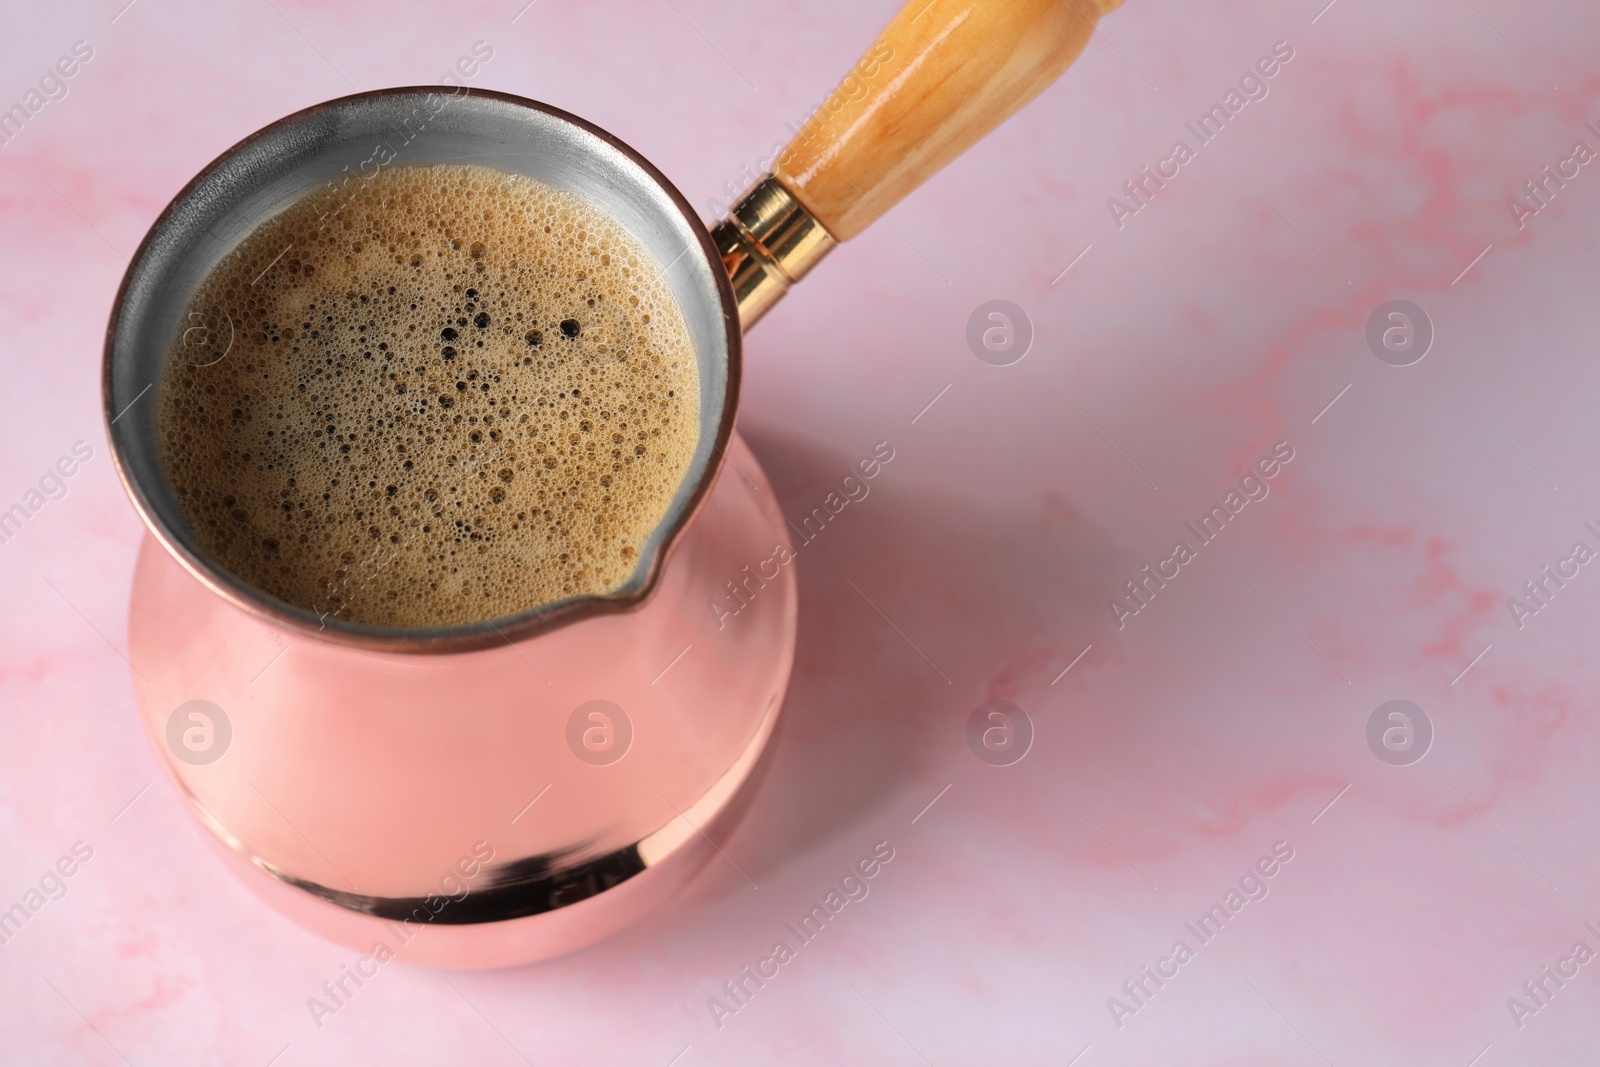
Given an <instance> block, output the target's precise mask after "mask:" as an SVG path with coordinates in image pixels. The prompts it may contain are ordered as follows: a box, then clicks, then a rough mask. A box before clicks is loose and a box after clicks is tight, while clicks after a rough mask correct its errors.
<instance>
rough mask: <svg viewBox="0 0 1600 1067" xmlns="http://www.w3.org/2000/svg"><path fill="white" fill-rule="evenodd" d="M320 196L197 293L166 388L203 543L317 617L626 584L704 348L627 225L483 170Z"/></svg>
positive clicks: (444, 614)
mask: <svg viewBox="0 0 1600 1067" xmlns="http://www.w3.org/2000/svg"><path fill="white" fill-rule="evenodd" d="M360 184H361V185H362V188H361V190H360V192H359V193H358V194H356V195H355V196H354V197H353V198H351V199H349V200H346V201H344V202H343V205H342V207H341V208H340V210H339V211H338V212H337V214H335V215H333V216H332V217H331V218H328V217H325V216H324V213H325V212H326V211H327V208H328V205H327V204H326V202H325V201H324V198H320V197H317V196H315V195H313V196H310V197H307V198H305V199H303V200H301V201H299V202H297V203H295V204H293V205H291V206H290V207H289V208H288V209H287V210H285V211H284V212H283V213H281V214H280V215H277V216H275V217H274V218H272V219H269V220H268V221H267V222H265V223H263V224H262V225H261V226H260V227H259V228H257V229H256V230H255V231H253V232H252V233H251V234H250V235H249V236H248V237H246V238H245V239H244V241H243V242H242V243H241V244H240V245H239V247H238V248H237V249H235V250H234V251H233V252H232V253H231V254H229V255H228V256H227V257H226V258H225V259H224V260H223V261H222V263H220V264H219V265H218V266H217V268H216V269H215V270H214V271H213V272H212V273H211V274H210V276H208V277H207V279H206V280H205V281H204V282H203V283H202V285H201V286H200V288H199V290H198V292H197V293H196V295H195V297H194V299H193V300H192V301H191V304H190V307H189V309H188V310H189V313H188V316H187V318H186V320H185V323H186V325H187V328H186V330H185V331H184V333H183V335H182V336H181V337H180V339H179V340H178V341H177V343H176V344H175V345H174V347H173V351H172V353H171V356H170V359H169V363H168V369H167V372H166V375H165V377H164V378H163V381H162V387H161V390H160V394H159V395H160V400H159V404H160V421H159V432H160V436H161V445H162V452H163V459H164V462H165V466H166V472H167V477H168V480H169V482H170V484H171V486H172V488H173V491H174V493H175V494H176V496H177V499H178V502H179V505H180V507H181V508H182V511H183V513H184V517H185V518H186V519H187V521H188V523H189V526H190V528H191V529H192V530H193V531H194V535H195V537H196V538H197V540H198V541H199V543H200V545H201V547H203V548H204V549H205V550H206V551H207V552H209V553H211V554H212V555H214V556H215V557H216V558H217V559H218V560H219V561H220V562H221V564H222V566H223V567H225V568H226V569H227V570H229V571H231V572H233V573H234V574H236V575H238V576H239V577H240V578H241V579H243V580H244V581H245V582H246V583H248V584H250V585H252V586H254V587H256V588H258V589H260V590H262V591H264V592H266V593H269V594H271V595H272V596H275V597H278V598H280V599H282V600H285V601H287V602H289V603H290V604H293V605H295V606H297V607H300V608H304V609H306V610H308V611H312V612H315V613H317V614H319V615H327V616H330V617H335V618H342V619H345V620H348V621H351V622H358V623H366V624H372V625H378V626H391V627H434V626H450V625H457V624H461V623H467V622H472V621H476V620H481V619H494V618H500V617H504V616H507V615H512V614H515V613H518V612H521V611H525V610H528V609H530V608H533V607H536V606H538V605H541V604H545V603H549V602H552V601H556V600H561V599H564V598H567V597H572V596H578V595H583V594H600V593H605V592H609V591H611V590H614V589H616V588H617V587H619V586H620V585H622V584H623V582H625V581H626V580H627V578H628V576H629V575H630V574H632V572H633V571H634V569H635V567H636V565H637V564H638V561H639V553H640V552H641V551H642V550H643V548H644V545H645V542H646V540H647V539H648V538H649V536H650V534H651V533H652V532H653V531H654V530H655V529H656V527H657V526H658V525H659V524H660V522H661V520H662V518H663V517H664V516H665V514H666V510H667V507H668V506H669V504H670V503H671V501H672V499H673V497H674V495H675V494H676V493H677V491H678V488H679V486H680V485H681V484H682V482H683V479H684V476H685V474H686V472H687V471H688V469H689V464H690V461H691V459H692V457H693V455H694V451H695V446H696V444H697V443H698V440H699V408H700V401H699V388H700V385H699V379H698V371H697V367H696V362H695V357H694V348H693V344H692V342H691V340H690V338H689V333H688V329H687V327H686V326H685V324H684V320H683V314H682V312H681V310H680V309H679V308H678V305H677V303H676V301H675V300H674V298H673V296H672V294H671V292H670V290H669V289H668V288H667V284H666V282H665V280H664V279H663V277H662V272H661V271H660V269H659V268H658V267H657V266H656V264H655V262H654V261H653V260H652V259H651V258H650V256H649V254H648V253H647V252H646V251H645V250H644V248H643V247H642V246H641V245H640V244H639V243H638V242H637V241H636V240H635V239H634V238H633V237H632V236H631V235H630V234H629V233H627V232H626V231H625V230H624V229H623V228H622V227H621V226H619V225H618V224H617V223H616V222H614V221H613V220H612V219H611V218H610V217H609V216H607V215H605V214H604V213H602V212H600V211H599V210H597V209H595V208H593V207H591V206H589V205H587V204H586V203H584V202H583V201H581V200H579V199H578V198H577V197H575V196H573V195H571V194H569V193H565V192H562V191H560V190H556V189H553V188H550V187H548V186H545V185H542V184H540V183H538V182H536V181H533V180H531V179H527V178H523V177H517V176H512V175H507V174H504V173H501V172H499V171H494V170H489V169H487V168H482V167H475V166H454V165H443V166H431V167H391V168H386V169H385V170H383V171H381V172H380V173H379V174H378V175H377V176H376V177H374V178H372V179H370V180H363V181H362V182H361V183H360Z"/></svg>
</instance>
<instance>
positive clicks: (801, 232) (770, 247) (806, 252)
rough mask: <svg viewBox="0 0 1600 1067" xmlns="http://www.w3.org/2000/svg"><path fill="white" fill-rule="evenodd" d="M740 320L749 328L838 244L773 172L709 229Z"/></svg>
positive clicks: (741, 323) (742, 324) (743, 325)
mask: <svg viewBox="0 0 1600 1067" xmlns="http://www.w3.org/2000/svg"><path fill="white" fill-rule="evenodd" d="M711 240H712V243H714V244H715V245H716V246H717V254H718V255H720V256H721V257H722V265H723V266H724V267H726V268H727V271H728V277H729V278H730V279H731V280H732V282H733V295H734V297H735V298H736V299H737V300H738V301H739V323H740V325H741V326H742V327H743V328H744V329H745V330H747V331H748V330H749V329H750V327H752V326H754V325H755V324H756V323H757V322H758V321H759V320H760V318H761V316H763V315H765V314H766V313H767V310H768V309H769V308H771V307H772V305H773V304H776V303H777V302H778V301H779V300H781V299H782V298H783V295H784V294H785V293H787V292H788V291H789V287H790V286H792V285H794V284H795V283H796V282H798V281H799V280H800V279H801V278H804V277H805V276H806V273H807V272H808V271H809V270H811V268H812V267H814V266H816V265H817V261H818V260H820V259H822V257H823V256H825V255H827V254H828V253H829V252H831V251H833V248H834V246H835V245H837V244H838V243H839V242H838V241H836V240H834V238H833V235H832V234H830V233H829V232H828V231H827V229H826V228H825V227H824V226H823V225H822V223H820V222H818V221H817V219H816V217H815V216H813V215H812V214H811V212H809V211H807V210H806V207H805V205H804V204H802V203H800V201H799V200H797V199H795V196H794V194H793V193H791V192H789V190H788V189H785V188H784V187H783V184H782V183H781V182H779V181H778V179H776V178H774V177H773V176H772V175H770V174H769V175H767V176H766V177H765V178H762V179H761V180H760V181H759V182H757V183H756V184H755V186H754V187H753V188H752V189H751V190H750V191H749V192H748V193H745V194H744V196H743V197H741V198H740V199H739V202H738V203H736V204H734V205H733V209H732V210H731V211H730V212H728V217H727V218H725V219H723V220H722V221H721V222H719V223H717V224H716V225H715V226H713V227H712V229H711Z"/></svg>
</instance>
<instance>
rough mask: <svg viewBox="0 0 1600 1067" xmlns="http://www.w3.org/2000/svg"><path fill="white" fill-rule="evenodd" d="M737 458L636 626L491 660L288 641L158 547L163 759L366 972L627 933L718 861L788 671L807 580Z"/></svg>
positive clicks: (135, 614) (507, 961) (155, 673)
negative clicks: (379, 957)
mask: <svg viewBox="0 0 1600 1067" xmlns="http://www.w3.org/2000/svg"><path fill="white" fill-rule="evenodd" d="M727 455H728V462H727V463H726V464H725V465H724V466H723V469H722V471H721V472H720V474H719V476H718V479H717V481H716V483H715V485H714V487H713V488H712V490H711V492H710V494H709V495H708V496H707V498H706V500H705V503H704V505H703V507H702V509H701V511H700V513H699V514H698V515H697V516H696V518H695V519H694V521H693V522H692V523H691V524H690V525H689V527H688V528H687V529H686V531H685V532H684V534H683V536H682V539H681V541H680V542H679V543H678V545H677V546H676V547H675V548H674V550H673V552H672V554H671V556H670V558H669V559H668V560H667V562H666V566H665V569H664V572H663V574H662V576H661V580H660V583H659V586H658V587H657V589H656V591H655V593H654V595H653V596H652V597H650V598H649V599H648V600H647V601H645V602H644V604H643V605H642V606H640V607H639V608H637V609H636V610H633V611H630V612H626V613H621V614H601V615H596V616H593V617H591V618H588V619H584V620H581V621H578V622H575V623H572V624H569V625H566V626H563V627H560V628H558V629H555V630H551V631H548V632H546V633H543V634H541V635H539V636H534V637H529V638H525V639H522V640H519V641H516V642H513V641H511V640H507V641H505V642H504V643H503V644H501V645H500V646H499V647H493V648H489V649H485V650H478V651H468V652H461V653H454V654H446V655H421V654H404V653H398V652H379V651H370V650H365V649H360V648H352V647H349V646H348V645H344V644H339V643H334V642H332V641H325V640H320V639H318V638H317V637H316V636H314V635H311V636H308V635H306V634H304V633H301V632H298V631H290V630H286V629H279V628H275V627H274V626H273V625H271V623H270V622H269V621H267V620H265V619H263V618H262V617H261V616H259V615H257V614H254V613H251V612H247V611H245V610H243V609H241V608H240V607H238V606H236V605H235V604H233V603H231V602H230V601H228V600H227V599H226V598H224V597H222V596H219V595H217V594H216V593H215V592H214V591H213V590H211V589H209V588H208V587H207V586H206V585H205V584H203V583H202V582H201V581H200V580H199V579H197V578H196V577H195V576H194V575H193V574H192V573H191V572H190V571H189V570H188V569H186V568H185V567H184V566H183V565H181V564H180V563H179V561H178V560H177V559H175V558H174V557H173V556H172V555H171V554H170V553H169V552H168V551H167V550H166V549H165V548H164V547H163V546H162V545H161V543H159V542H158V541H157V540H155V539H154V538H149V537H147V538H146V540H145V544H144V547H143V550H142V551H141V553H140V557H139V563H138V568H137V573H136V575H135V580H134V587H133V596H132V603H131V608H130V619H129V642H130V648H131V658H132V662H133V663H134V664H136V665H137V667H138V670H137V671H136V673H135V678H134V683H135V688H136V691H137V694H138V699H139V704H140V707H141V710H142V714H143V718H144V723H145V726H146V729H147V730H148V732H149V736H150V739H151V742H152V744H153V745H154V747H155V750H156V753H157V755H158V756H159V757H160V759H161V760H162V763H163V765H164V766H165V768H166V770H167V772H168V774H169V776H170V777H171V779H172V780H173V782H174V784H175V785H176V786H177V787H178V789H179V790H180V792H181V793H182V795H183V797H184V798H185V800H186V801H187V802H188V804H189V805H190V807H191V808H192V809H193V810H194V812H195V813H196V815H197V816H198V817H199V819H200V820H201V822H202V823H204V824H205V826H206V827H207V828H208V829H209V831H210V832H211V834H212V835H214V837H215V838H216V840H217V841H218V842H219V843H220V844H221V845H222V846H223V847H224V849H225V850H226V851H227V853H228V854H230V855H231V856H232V857H234V858H235V860H236V863H235V866H236V867H237V868H238V869H239V870H240V871H241V872H242V873H243V874H244V876H245V878H246V880H247V882H249V883H250V884H251V885H252V886H253V888H255V889H256V890H257V891H258V892H259V893H260V894H261V895H262V896H263V897H264V898H266V899H267V900H268V901H269V902H271V903H272V904H273V905H274V906H275V907H277V908H278V909H279V910H280V911H282V912H283V913H285V914H286V915H288V916H290V917H291V918H292V919H294V920H295V921H296V922H299V923H301V924H302V925H305V926H307V927H310V928H311V929H313V930H316V931H317V932H319V933H321V934H323V935H324V936H326V937H329V938H331V939H332V940H335V941H338V942H340V943H343V944H345V945H348V946H349V947H350V948H352V949H354V950H357V951H359V952H362V953H370V952H374V951H376V945H377V944H378V943H380V942H381V943H382V944H384V945H386V946H387V947H388V949H389V950H390V951H392V952H394V953H395V955H396V956H397V957H398V958H401V959H404V960H407V961H410V962H415V963H420V964H426V965H435V966H446V967H495V966H508V965H512V964H517V963H523V962H528V961H532V960H538V959H543V958H548V957H551V956H555V955H560V954H562V953H565V952H570V951H573V950H574V949H577V948H580V947H583V946H584V945H587V944H589V943H592V942H593V941H596V940H599V939H600V938H602V937H605V936H607V935H608V934H610V933H612V932H613V931H615V930H617V929H620V928H621V927H622V926H624V925H626V924H628V923H629V922H631V921H633V920H635V919H637V918H639V917H640V916H641V915H643V914H645V913H646V912H648V911H649V910H651V909H652V908H654V907H656V906H658V905H659V904H660V903H661V902H662V901H663V900H664V899H665V898H666V897H667V896H668V895H670V893H671V892H672V891H673V890H674V889H675V888H677V887H678V886H680V885H681V884H682V883H683V882H684V881H685V880H686V879H687V878H688V877H689V876H690V875H691V874H692V873H693V871H694V869H695V868H696V867H697V866H698V865H699V864H700V863H703V862H704V861H705V860H706V859H707V858H709V857H710V856H712V855H714V854H715V849H714V846H713V845H712V843H711V838H712V837H714V836H715V835H716V834H717V833H718V832H719V831H725V829H726V823H727V822H728V819H729V816H730V815H731V814H732V812H733V811H734V810H735V809H736V807H737V805H736V804H735V801H736V798H737V797H738V796H739V794H740V792H741V788H742V787H743V786H745V785H746V784H747V783H748V782H749V781H750V779H751V776H752V772H753V771H754V770H755V768H756V765H757V762H758V759H759V756H760V754H761V752H762V751H763V749H764V747H765V745H766V742H767V740H768V738H769V737H770V736H771V733H772V730H773V727H774V725H775V722H776V719H777V715H778V711H779V706H780V702H781V700H782V695H783V692H784V688H785V686H786V685H787V682H788V677H789V671H790V667H791V664H792V662H793V657H794V642H795V624H796V594H795V578H794V570H793V565H792V564H788V565H784V566H781V567H776V573H770V574H763V573H758V571H757V569H756V568H757V564H758V561H763V560H769V559H770V558H772V557H773V555H774V547H775V546H777V545H787V543H788V541H789V539H788V537H787V536H786V527H785V523H784V519H783V516H782V514H781V512H780V511H779V509H778V506H777V502H776V500H775V498H774V497H773V494H772V491H771V488H770V486H769V485H768V483H767V481H766V479H765V477H764V475H763V474H762V472H761V469H760V466H759V465H758V464H757V462H756V460H755V457H754V456H753V455H752V454H751V453H750V451H749V449H748V448H747V447H746V446H745V445H744V443H743V441H742V440H741V439H739V438H738V437H737V436H735V437H734V438H733V439H732V442H731V446H730V448H729V449H728V453H727ZM747 568H748V569H747ZM730 586H731V588H730ZM734 590H737V594H736V593H735V592H734ZM714 605H715V606H714ZM735 609H737V612H736V614H735ZM716 862H718V863H722V862H728V861H726V860H724V859H717V860H716Z"/></svg>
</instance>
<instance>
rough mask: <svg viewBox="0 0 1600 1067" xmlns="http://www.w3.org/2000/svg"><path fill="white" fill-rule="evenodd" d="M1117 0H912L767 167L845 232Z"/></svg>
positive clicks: (1005, 102) (839, 233)
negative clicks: (770, 166)
mask: <svg viewBox="0 0 1600 1067" xmlns="http://www.w3.org/2000/svg"><path fill="white" fill-rule="evenodd" d="M1121 3H1122V0H931V2H930V0H910V2H909V3H908V4H907V5H906V6H905V7H903V8H901V9H900V13H899V14H898V15H896V16H895V17H894V20H893V21H891V22H890V23H889V25H888V27H887V28H886V29H885V30H884V31H883V33H882V34H881V35H879V37H878V39H877V41H876V42H874V43H873V46H872V47H871V48H870V49H868V50H867V53H866V55H865V56H864V57H863V58H862V60H861V62H859V63H857V64H856V65H855V67H854V68H853V69H852V70H851V71H850V73H849V74H847V75H845V77H844V80H843V81H841V82H840V83H839V87H838V88H837V89H835V90H834V91H833V93H832V94H831V95H830V96H829V97H828V98H827V100H825V101H824V102H823V104H822V106H821V107H820V108H818V109H817V111H816V113H815V114H813V115H812V116H811V119H810V120H809V121H808V122H807V123H806V124H805V127H804V128H803V129H802V130H801V131H800V133H799V134H798V135H797V136H796V137H795V139H794V141H793V142H791V143H790V145H789V147H788V148H786V149H784V151H783V152H782V154H780V155H779V156H778V160H777V163H776V165H775V166H774V167H773V173H774V175H776V177H777V178H778V180H779V181H780V182H781V183H783V185H784V187H785V188H787V189H788V190H789V192H790V193H792V194H793V195H794V196H795V198H796V199H798V200H799V201H800V203H801V204H803V205H805V207H806V208H807V210H809V211H810V212H811V213H812V214H813V215H814V216H816V218H817V219H818V221H820V222H821V223H822V225H823V226H825V227H826V228H827V230H828V232H829V233H830V234H832V235H833V236H834V237H835V238H836V239H838V240H840V241H847V240H849V239H850V238H852V237H854V236H855V235H856V234H858V233H860V232H861V231H862V230H864V229H866V228H867V226H868V224H870V223H871V222H872V221H873V220H875V219H877V218H878V217H879V216H880V215H882V214H883V213H884V212H886V211H888V210H889V209H890V208H891V207H893V206H894V205H895V204H897V203H899V202H900V198H901V197H903V196H905V195H906V194H907V193H909V192H911V190H913V189H915V188H916V187H917V186H919V185H921V184H922V183H923V182H924V181H926V180H927V179H928V178H930V177H932V176H933V174H934V173H935V172H937V171H938V170H939V168H941V167H943V166H944V165H945V164H946V163H949V162H950V161H951V160H952V159H954V158H955V157H956V156H958V155H960V154H961V153H962V152H965V151H966V150H967V149H968V148H970V147H971V146H972V145H973V144H974V143H976V142H977V141H978V140H979V139H980V138H982V137H983V136H984V134H986V133H988V132H989V131H990V130H992V129H994V128H995V127H996V126H998V125H1000V123H1002V122H1004V121H1005V120H1006V119H1007V118H1009V117H1010V116H1011V115H1012V113H1014V112H1015V111H1017V109H1019V108H1020V107H1022V105H1024V104H1026V103H1027V102H1028V101H1029V100H1032V99H1033V98H1034V97H1035V96H1037V95H1038V94H1039V93H1040V92H1042V91H1043V90H1044V88H1045V87H1046V86H1048V85H1049V84H1050V83H1051V82H1053V81H1055V80H1056V78H1057V77H1058V76H1059V75H1060V74H1061V72H1062V71H1064V70H1066V69H1067V67H1068V66H1069V65H1070V64H1071V63H1072V61H1073V60H1074V59H1076V58H1077V57H1078V53H1080V52H1082V51H1083V47H1084V45H1086V44H1087V43H1088V42H1089V37H1090V35H1091V34H1093V33H1094V28H1095V24H1096V23H1097V22H1098V21H1099V20H1100V16H1101V15H1103V14H1105V13H1106V12H1107V11H1110V10H1112V9H1113V8H1116V7H1118V6H1120V5H1121Z"/></svg>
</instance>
